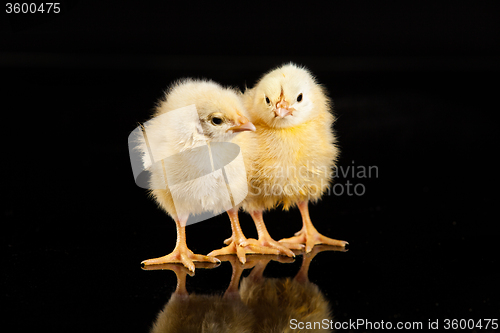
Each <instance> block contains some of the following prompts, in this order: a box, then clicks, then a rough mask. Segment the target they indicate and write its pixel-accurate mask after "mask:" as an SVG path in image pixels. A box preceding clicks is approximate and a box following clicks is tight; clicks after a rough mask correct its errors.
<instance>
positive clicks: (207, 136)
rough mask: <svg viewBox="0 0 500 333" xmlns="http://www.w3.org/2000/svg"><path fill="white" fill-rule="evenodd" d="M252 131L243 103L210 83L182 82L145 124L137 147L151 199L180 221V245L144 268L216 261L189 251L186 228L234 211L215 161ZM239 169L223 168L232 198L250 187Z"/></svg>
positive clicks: (231, 93) (172, 90)
mask: <svg viewBox="0 0 500 333" xmlns="http://www.w3.org/2000/svg"><path fill="white" fill-rule="evenodd" d="M174 111H175V112H174ZM249 130H255V127H254V126H253V124H252V123H250V122H249V121H248V119H247V118H246V117H245V116H244V107H243V105H242V102H241V99H240V98H239V96H238V94H237V92H236V91H234V90H232V89H229V88H223V87H221V86H220V85H218V84H216V83H215V82H212V81H200V80H184V81H180V82H178V83H176V84H174V85H173V87H172V88H171V89H170V90H169V91H168V92H167V93H166V96H165V98H164V100H162V101H160V103H159V104H158V106H157V108H156V111H155V113H154V114H153V117H152V119H151V120H150V121H148V122H147V123H146V125H145V126H144V135H143V136H142V137H141V138H140V139H139V140H140V141H141V140H142V141H141V142H140V145H139V149H140V150H141V151H142V153H143V164H144V167H145V169H149V170H150V172H151V179H150V189H151V190H150V194H151V196H152V197H153V198H154V199H155V201H156V202H157V203H158V205H159V206H160V207H161V208H162V209H163V210H165V211H166V212H167V214H169V215H170V216H171V217H172V218H173V219H174V220H175V222H176V226H177V244H176V247H175V249H174V251H173V252H172V253H171V254H169V255H167V256H164V257H160V258H156V259H150V260H146V261H144V262H143V264H145V265H149V264H163V263H173V262H180V263H183V264H184V265H185V266H186V267H188V268H189V269H190V270H194V264H193V261H209V262H218V260H217V259H216V258H213V257H208V256H202V255H197V254H193V253H192V252H191V251H190V250H189V249H188V248H187V245H186V241H185V230H184V228H185V225H186V222H187V220H188V218H189V216H190V215H196V214H201V213H204V212H211V213H213V214H218V213H220V212H221V211H223V210H227V209H230V208H231V207H232V204H231V200H230V197H229V195H227V194H226V195H224V193H227V185H226V182H225V178H224V174H223V171H222V169H219V170H215V171H214V166H213V164H214V161H221V160H229V159H230V158H229V157H228V156H224V155H225V154H226V155H227V149H215V148H217V144H218V143H221V142H228V141H231V140H232V139H234V138H235V137H236V135H237V134H238V133H239V132H242V131H249ZM219 148H220V147H219ZM212 152H213V154H212ZM239 158H240V159H242V157H241V155H240V157H239ZM241 163H243V161H241ZM237 165H238V164H237V163H231V164H229V165H228V166H227V167H225V168H224V171H225V172H226V176H227V177H228V178H229V179H231V190H232V192H233V193H232V195H233V197H238V196H240V197H241V196H244V194H246V187H247V182H246V181H247V179H246V174H245V172H244V171H243V172H241V171H240V170H239V169H238V167H237Z"/></svg>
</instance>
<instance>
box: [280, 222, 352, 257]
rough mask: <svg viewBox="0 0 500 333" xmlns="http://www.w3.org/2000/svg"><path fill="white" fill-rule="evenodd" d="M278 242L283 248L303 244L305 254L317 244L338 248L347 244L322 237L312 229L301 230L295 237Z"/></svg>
mask: <svg viewBox="0 0 500 333" xmlns="http://www.w3.org/2000/svg"><path fill="white" fill-rule="evenodd" d="M279 242H280V243H281V244H283V245H285V246H290V245H293V244H305V246H306V249H305V250H306V253H309V252H311V250H312V249H313V247H314V245H318V244H327V245H334V246H340V247H345V246H346V245H347V244H349V243H348V242H346V241H342V240H337V239H333V238H328V237H326V236H323V235H322V234H320V233H319V232H318V231H317V230H316V229H315V228H314V227H312V228H302V230H300V231H299V232H297V233H296V234H295V236H293V237H290V238H283V239H281V240H280V241H279Z"/></svg>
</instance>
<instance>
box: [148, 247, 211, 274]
mask: <svg viewBox="0 0 500 333" xmlns="http://www.w3.org/2000/svg"><path fill="white" fill-rule="evenodd" d="M194 261H196V262H209V263H214V264H215V263H220V260H219V259H217V258H214V257H209V256H204V255H201V254H194V253H193V252H192V251H191V250H190V249H188V248H187V247H185V246H180V247H176V248H175V249H174V251H172V253H170V254H168V255H166V256H163V257H159V258H155V259H148V260H144V261H143V262H142V263H141V264H142V265H145V266H147V265H160V264H170V263H180V264H183V265H184V266H185V267H186V268H187V269H189V270H190V271H191V272H194V269H195V265H194V263H193V262H194Z"/></svg>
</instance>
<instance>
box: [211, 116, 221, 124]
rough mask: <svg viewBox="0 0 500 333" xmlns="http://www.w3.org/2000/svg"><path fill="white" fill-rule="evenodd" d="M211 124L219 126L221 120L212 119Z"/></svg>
mask: <svg viewBox="0 0 500 333" xmlns="http://www.w3.org/2000/svg"><path fill="white" fill-rule="evenodd" d="M212 124H214V125H220V124H222V118H219V117H213V118H212Z"/></svg>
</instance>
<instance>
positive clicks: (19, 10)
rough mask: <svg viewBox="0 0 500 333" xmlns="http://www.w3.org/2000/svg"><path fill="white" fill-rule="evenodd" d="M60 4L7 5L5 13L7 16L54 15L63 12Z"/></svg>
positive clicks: (25, 3) (16, 3)
mask: <svg viewBox="0 0 500 333" xmlns="http://www.w3.org/2000/svg"><path fill="white" fill-rule="evenodd" d="M59 5H60V3H59V2H45V3H41V4H36V3H34V2H32V3H27V2H24V3H18V2H15V3H10V2H8V3H6V4H5V12H6V13H7V14H12V13H13V14H28V13H31V14H35V13H47V14H48V13H54V14H57V13H59V12H60V11H61V7H59Z"/></svg>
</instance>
